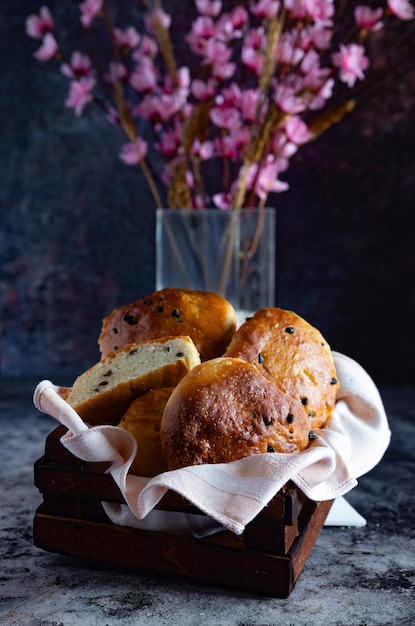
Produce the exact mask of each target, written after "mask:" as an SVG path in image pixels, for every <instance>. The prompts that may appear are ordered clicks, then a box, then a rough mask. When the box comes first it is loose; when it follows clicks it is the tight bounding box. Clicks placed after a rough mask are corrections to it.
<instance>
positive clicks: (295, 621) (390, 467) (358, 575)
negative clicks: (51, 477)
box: [0, 380, 415, 626]
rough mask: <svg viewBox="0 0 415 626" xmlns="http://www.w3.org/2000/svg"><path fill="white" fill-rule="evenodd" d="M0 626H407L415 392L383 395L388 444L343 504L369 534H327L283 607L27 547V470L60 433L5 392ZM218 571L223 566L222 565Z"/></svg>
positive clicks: (0, 442)
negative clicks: (47, 442)
mask: <svg viewBox="0 0 415 626" xmlns="http://www.w3.org/2000/svg"><path fill="white" fill-rule="evenodd" d="M0 382H1V386H2V391H1V401H0V459H1V465H0V497H1V505H0V623H1V624H2V625H4V626H41V625H42V626H78V625H79V626H85V625H86V624H88V626H104V625H106V626H116V625H119V624H123V626H124V625H125V626H130V625H131V626H133V625H134V626H139V625H143V626H144V625H146V626H163V625H170V624H171V625H175V624H182V625H183V626H294V625H295V626H321V625H322V624H324V626H413V624H414V623H415V605H414V593H415V565H414V554H415V531H414V529H415V487H414V481H413V476H414V472H415V453H414V448H413V441H414V437H415V415H414V406H415V390H414V389H413V388H385V389H382V390H381V392H382V395H383V398H384V402H385V407H386V410H387V414H388V417H389V422H390V426H391V430H392V442H391V446H390V448H389V450H388V451H387V452H386V454H385V457H384V458H383V460H382V461H381V463H380V464H379V465H378V466H377V467H376V468H375V469H374V470H373V471H372V472H370V473H369V474H368V475H366V476H364V477H362V478H361V479H360V481H359V486H358V487H356V488H355V489H354V490H353V491H352V492H351V493H350V494H348V496H347V499H348V500H349V502H351V504H353V505H354V506H355V507H356V508H357V509H358V510H359V512H360V513H362V514H363V515H364V516H365V518H366V519H367V526H366V527H365V528H359V529H356V528H353V529H350V528H325V529H323V531H322V533H321V534H320V536H319V538H318V540H317V543H316V544H315V546H314V549H313V551H312V553H311V556H310V557H309V559H308V561H307V562H306V565H305V567H304V569H303V571H302V574H301V576H300V578H299V580H298V582H297V585H296V587H295V589H294V591H293V593H292V594H291V596H290V597H289V598H288V599H287V600H278V599H273V598H267V597H259V596H257V595H256V594H249V593H241V592H237V591H233V590H229V589H223V588H215V587H213V586H212V587H208V586H204V585H199V584H192V583H191V582H183V581H179V580H172V579H170V578H167V577H164V576H161V575H158V574H149V573H145V574H144V573H132V572H126V571H122V570H117V569H115V568H112V567H104V566H100V565H96V564H94V563H92V562H89V561H83V560H78V559H74V558H72V557H64V556H60V555H57V554H50V553H46V552H44V551H42V550H39V549H38V548H36V547H34V545H33V540H32V521H33V516H34V512H35V510H36V508H37V506H38V505H39V504H40V502H41V497H40V495H39V494H38V492H37V491H36V489H35V487H34V486H33V463H34V462H35V460H36V459H37V458H38V457H39V456H41V454H42V452H43V447H44V440H45V437H46V436H47V434H48V433H49V432H50V431H51V430H52V429H53V428H54V427H55V425H56V422H55V421H54V420H53V419H52V418H50V417H47V416H44V415H42V414H40V413H38V412H37V411H36V410H35V409H34V408H33V406H32V402H31V393H32V391H33V388H34V386H35V384H36V382H38V381H33V382H30V381H27V382H26V383H23V382H19V383H18V384H17V383H14V384H13V385H11V383H10V381H9V382H6V381H4V380H2V381H0ZM218 567H220V563H218Z"/></svg>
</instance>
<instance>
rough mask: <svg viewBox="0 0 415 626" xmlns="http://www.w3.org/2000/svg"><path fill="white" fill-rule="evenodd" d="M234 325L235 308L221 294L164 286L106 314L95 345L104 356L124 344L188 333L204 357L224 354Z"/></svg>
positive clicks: (204, 359)
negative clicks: (164, 287)
mask: <svg viewBox="0 0 415 626" xmlns="http://www.w3.org/2000/svg"><path fill="white" fill-rule="evenodd" d="M235 328H236V313H235V310H234V309H233V307H232V305H231V304H230V303H229V302H228V301H227V300H226V299H225V298H223V297H222V296H219V295H217V294H214V293H210V292H208V291H191V290H186V289H170V288H166V289H162V290H161V291H155V292H154V293H153V294H151V295H150V296H146V297H144V298H140V300H137V302H134V303H132V304H128V305H125V306H122V307H120V308H118V309H115V310H114V311H113V312H112V313H111V314H110V315H108V316H107V317H105V318H104V320H103V324H102V330H101V335H100V337H99V339H98V345H99V348H100V351H101V355H102V357H105V356H106V355H107V354H108V353H109V352H113V351H114V350H118V349H119V348H121V347H122V346H124V345H126V344H130V343H142V342H143V341H148V340H149V339H158V338H160V337H167V336H173V335H189V337H191V338H192V339H193V341H194V343H195V345H196V347H197V349H198V350H199V353H200V358H201V360H202V361H206V360H208V359H211V358H214V357H217V356H221V355H222V354H223V352H224V351H225V350H226V348H227V346H228V344H229V342H230V340H231V338H232V335H233V333H234V332H235Z"/></svg>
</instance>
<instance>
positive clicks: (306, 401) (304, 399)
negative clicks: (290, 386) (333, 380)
mask: <svg viewBox="0 0 415 626" xmlns="http://www.w3.org/2000/svg"><path fill="white" fill-rule="evenodd" d="M301 404H304V406H306V405H307V404H308V398H301Z"/></svg>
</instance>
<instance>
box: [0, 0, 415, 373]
mask: <svg viewBox="0 0 415 626" xmlns="http://www.w3.org/2000/svg"><path fill="white" fill-rule="evenodd" d="M356 2H357V0H356ZM40 4H41V2H40V1H38V0H21V1H20V2H15V1H14V0H2V2H1V6H0V59H1V61H0V63H1V71H0V87H1V98H0V128H1V136H2V141H1V142H0V181H1V183H0V326H1V331H2V340H1V341H2V348H1V351H2V356H1V371H2V374H3V376H26V375H31V374H34V375H36V376H43V375H44V374H48V373H50V372H56V371H59V372H60V373H61V374H62V376H64V375H66V376H69V377H72V376H73V375H76V374H78V373H80V372H81V371H83V370H84V369H86V368H87V367H89V366H90V365H92V364H93V363H94V362H95V361H96V360H97V358H98V350H97V344H96V341H97V337H98V335H99V332H100V328H101V320H102V317H103V316H104V315H106V314H108V313H109V312H111V310H112V308H113V307H115V306H119V305H122V304H126V303H128V302H131V301H133V300H135V299H136V298H138V297H141V296H144V295H146V294H147V293H150V292H151V291H152V290H153V287H154V243H153V241H154V213H153V210H152V201H151V197H150V194H149V192H148V190H147V188H146V186H145V183H144V180H143V177H142V175H141V174H140V171H139V170H138V168H128V167H127V166H125V165H124V164H123V163H121V161H120V160H119V159H118V153H119V150H120V146H121V144H122V143H123V141H124V139H123V137H121V135H120V134H119V132H118V131H117V129H115V128H114V127H112V126H111V125H110V124H108V123H107V121H106V119H105V118H104V117H103V116H102V115H101V113H100V111H98V110H96V109H93V108H90V109H88V110H87V111H86V113H85V115H84V116H83V117H81V118H75V116H74V115H73V113H72V111H69V110H67V109H65V107H64V106H63V103H64V100H65V98H66V96H67V87H68V85H67V81H66V79H65V77H63V76H62V75H61V74H60V72H59V68H58V67H56V68H55V69H53V68H52V67H51V66H43V65H41V64H39V63H38V62H37V61H35V60H34V59H33V58H32V54H33V52H34V50H35V49H36V47H37V44H36V42H33V41H32V40H30V39H29V38H28V37H26V35H25V33H24V20H25V17H26V15H27V14H30V13H33V12H35V11H37V10H38V8H39V6H40ZM348 4H351V3H348ZM49 5H50V6H51V8H52V10H53V11H54V14H55V15H56V18H57V20H58V21H61V22H62V21H63V22H64V23H65V22H66V20H67V19H68V16H69V15H70V14H72V15H73V14H74V12H75V11H76V7H77V4H76V3H72V4H71V3H62V2H59V1H58V0H51V2H49ZM172 6H173V9H174V10H173V13H174V16H175V20H177V23H178V26H179V29H180V28H181V25H182V22H184V21H186V20H185V19H184V18H185V17H186V18H187V17H188V16H187V14H185V11H186V7H187V4H186V3H183V2H181V1H179V0H170V1H169V2H166V7H167V8H169V7H170V8H171V7H172ZM179 32H180V31H179ZM69 34H70V35H71V36H74V37H75V41H76V44H77V43H78V41H77V40H76V37H77V36H79V37H81V35H82V36H83V35H85V33H82V32H81V34H79V33H78V35H77V33H76V32H75V31H72V30H71V32H70V33H69ZM379 36H380V35H379ZM376 41H377V43H376ZM376 41H375V47H374V52H375V54H374V58H375V66H376V67H377V69H379V68H381V66H382V63H383V58H384V51H385V49H388V53H391V55H392V57H391V59H392V64H391V66H390V69H389V71H388V72H387V73H386V76H385V80H384V81H383V83H382V89H381V90H380V91H378V92H376V93H375V96H374V98H372V99H371V100H368V99H363V101H362V105H361V106H360V107H359V108H358V109H357V110H356V111H355V112H354V113H353V114H351V115H350V116H349V117H348V118H347V119H346V120H344V121H343V122H342V123H341V124H340V125H338V126H336V127H334V128H332V129H331V130H330V131H329V132H328V133H327V134H325V135H324V136H322V137H321V138H320V139H319V140H318V141H316V142H314V143H312V144H310V145H308V146H306V147H304V149H302V150H301V151H300V152H299V153H298V155H297V156H296V157H295V159H294V160H293V161H292V164H291V166H290V169H289V171H288V172H287V176H286V178H287V179H288V180H289V182H290V185H291V190H290V191H289V192H288V193H285V194H280V195H278V196H277V197H274V198H273V199H272V202H270V204H273V205H275V206H276V207H277V210H278V230H277V257H278V262H277V294H278V295H277V304H278V305H280V306H283V307H285V308H289V309H293V310H295V311H297V312H298V313H299V314H301V315H303V316H304V317H306V319H308V320H309V321H310V322H311V323H313V324H315V325H316V326H318V327H319V328H320V329H321V331H322V332H323V334H325V336H326V338H327V340H328V341H329V343H330V344H331V345H332V347H333V348H335V349H337V350H339V351H341V352H345V353H347V354H349V355H350V356H352V357H353V358H355V359H357V360H358V361H359V362H361V363H362V365H363V366H364V367H365V368H367V369H368V370H369V372H370V373H371V374H372V375H373V376H374V377H375V379H376V380H377V381H378V382H379V383H382V384H388V383H396V384H402V383H405V382H406V383H408V382H412V383H413V382H414V380H415V372H414V363H415V361H414V359H413V345H414V343H415V325H414V324H413V319H414V314H415V302H414V289H413V287H412V283H411V280H412V277H413V275H414V273H415V255H414V246H413V206H414V202H415V173H414V167H413V164H414V161H415V115H414V112H415V70H414V67H413V58H414V55H415V51H414V45H415V38H414V37H413V36H412V37H410V38H409V40H408V41H407V42H406V43H404V45H403V48H402V50H401V51H400V52H396V53H395V52H394V51H393V48H392V46H391V43H392V42H391V41H388V42H387V44H386V43H385V42H382V40H381V41H380V42H379V41H378V39H376Z"/></svg>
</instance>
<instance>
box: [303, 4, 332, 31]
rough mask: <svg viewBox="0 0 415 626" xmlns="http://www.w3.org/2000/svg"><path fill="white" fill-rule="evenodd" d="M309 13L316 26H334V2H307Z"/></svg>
mask: <svg viewBox="0 0 415 626" xmlns="http://www.w3.org/2000/svg"><path fill="white" fill-rule="evenodd" d="M307 13H308V15H309V16H310V17H311V18H312V19H313V20H314V22H315V23H316V24H319V25H321V26H332V25H333V21H332V19H331V18H332V17H333V15H334V2H333V0H307Z"/></svg>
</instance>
